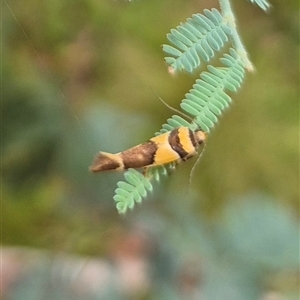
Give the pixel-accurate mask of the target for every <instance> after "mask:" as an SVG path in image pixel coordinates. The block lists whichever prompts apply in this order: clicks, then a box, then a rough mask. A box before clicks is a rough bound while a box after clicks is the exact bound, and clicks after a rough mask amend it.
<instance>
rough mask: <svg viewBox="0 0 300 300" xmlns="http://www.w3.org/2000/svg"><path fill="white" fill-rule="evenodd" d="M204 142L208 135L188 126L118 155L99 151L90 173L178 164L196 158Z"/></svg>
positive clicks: (156, 137)
mask: <svg viewBox="0 0 300 300" xmlns="http://www.w3.org/2000/svg"><path fill="white" fill-rule="evenodd" d="M205 141H206V133H205V132H204V131H202V130H201V129H197V130H194V131H193V130H191V129H190V128H188V127H183V126H182V127H178V128H176V129H173V130H171V131H168V132H165V133H163V134H161V135H158V136H155V137H153V138H151V139H150V140H148V141H147V142H145V143H143V144H139V145H137V146H135V147H132V148H130V149H128V150H125V151H122V152H119V153H116V154H112V153H108V152H99V153H98V155H97V156H96V157H95V160H94V162H93V164H92V166H90V171H92V172H101V171H108V170H126V169H128V168H135V169H138V168H148V167H154V166H160V165H165V164H168V163H179V162H181V161H186V160H187V159H189V158H191V157H193V156H194V155H196V154H197V150H198V147H199V146H200V145H201V144H203V143H205Z"/></svg>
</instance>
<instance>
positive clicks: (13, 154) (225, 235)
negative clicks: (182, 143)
mask: <svg viewBox="0 0 300 300" xmlns="http://www.w3.org/2000/svg"><path fill="white" fill-rule="evenodd" d="M233 4H234V10H235V12H236V16H237V19H238V20H239V23H238V25H239V32H240V34H241V35H242V37H243V40H244V42H245V44H246V45H247V48H248V51H249V53H250V57H251V58H252V61H253V63H254V64H255V66H256V73H255V74H248V75H247V77H248V78H247V79H246V84H245V85H244V87H243V89H242V91H241V92H240V93H238V94H237V95H233V99H234V102H233V105H232V106H231V108H230V109H229V110H228V111H227V112H226V113H225V115H224V117H223V118H222V119H221V120H220V123H219V124H218V125H217V126H216V128H215V129H214V130H213V131H212V133H211V135H210V136H209V141H208V145H207V147H206V150H205V153H204V155H203V156H202V161H201V163H200V165H199V167H198V169H197V171H196V174H195V176H194V178H193V181H192V184H191V186H190V187H189V192H188V193H186V190H187V187H188V176H189V171H190V169H191V167H192V164H193V162H194V161H193V160H192V161H190V162H187V163H186V164H183V165H181V166H179V167H178V169H177V170H176V172H174V173H173V174H172V175H171V176H170V177H169V178H166V179H165V180H164V181H161V182H160V185H159V186H157V188H156V189H155V192H154V193H153V195H152V197H150V199H147V200H145V201H144V202H143V203H142V204H141V206H140V207H137V206H136V207H135V210H134V211H133V212H131V213H128V214H127V215H126V216H125V217H124V216H119V215H118V214H117V211H116V209H115V203H114V202H113V200H112V196H113V193H114V189H115V187H116V182H117V181H118V180H119V179H120V178H121V176H122V175H121V174H118V173H103V174H99V175H97V176H94V175H92V174H90V173H89V172H88V166H89V165H90V163H91V161H92V160H93V156H94V155H95V154H96V153H97V152H98V151H99V150H102V151H109V152H118V151H121V150H123V149H126V148H127V147H130V146H133V145H135V144H138V143H140V142H143V141H145V140H147V139H148V138H150V137H152V136H153V133H154V132H155V131H157V130H159V129H160V126H161V124H162V123H163V122H165V120H166V118H168V117H169V116H171V115H172V112H170V111H169V110H168V109H167V108H165V107H163V106H162V104H161V103H160V101H159V100H158V99H157V97H156V95H155V94H154V93H153V92H152V91H151V89H150V87H151V88H152V89H154V90H155V91H156V92H157V93H158V94H159V95H160V96H161V97H162V98H163V99H164V100H166V101H167V102H168V103H170V104H171V105H172V106H174V107H178V104H179V102H180V100H181V99H182V98H183V97H184V94H185V93H186V92H188V90H189V89H190V88H191V86H192V84H193V82H194V80H195V78H197V77H198V74H199V72H200V70H199V72H195V74H192V76H190V75H188V74H178V75H177V76H173V77H172V76H170V75H169V74H168V72H167V70H166V66H165V64H164V62H163V53H162V51H161V47H160V46H161V45H162V44H163V43H165V42H166V37H165V36H166V33H167V32H169V30H170V29H171V28H173V27H175V26H176V25H178V24H179V23H180V22H182V21H184V20H185V19H186V18H187V17H189V16H190V15H191V14H192V13H197V12H202V10H203V9H204V8H211V7H218V3H217V1H202V2H199V1H183V0H173V1H170V0H165V1H162V0H153V1H142V0H140V1H132V2H128V1H121V0H119V1H112V0H101V1H92V0H84V1H83V0H79V1H68V0H59V1H58V0H51V1H37V0H29V1H20V0H14V1H5V2H4V3H3V4H2V18H3V20H2V25H3V28H2V41H3V42H2V99H1V102H2V107H1V110H2V111H1V113H2V128H1V132H2V137H1V147H2V200H1V201H2V243H3V246H6V247H7V246H10V247H30V248H38V249H40V250H45V252H43V253H44V254H43V255H45V256H43V255H41V256H40V254H39V255H38V256H34V255H33V254H31V255H33V256H31V255H29V256H27V254H26V253H27V252H26V251H24V253H25V252H26V253H25V254H24V253H23V254H20V253H19V252H18V254H16V257H18V258H19V259H18V260H17V261H21V262H23V259H24V257H25V258H26V259H25V260H26V264H25V265H26V266H27V264H28V265H29V266H30V267H29V271H28V270H27V269H26V268H25V267H24V264H23V263H22V264H21V263H20V264H19V265H17V267H16V268H15V270H17V271H16V273H17V274H18V276H17V278H18V282H17V283H16V282H14V285H13V286H11V285H10V289H7V291H9V295H8V294H7V295H8V296H7V297H10V298H7V299H42V298H41V296H40V295H41V294H42V295H43V297H44V298H43V299H48V298H47V296H48V297H49V299H77V298H78V299H83V298H84V299H214V300H216V299H231V300H234V299H249V300H250V299H262V297H263V296H262V295H270V293H274V294H275V295H276V296H277V297H286V298H284V299H293V297H297V292H298V291H297V280H296V277H297V268H298V266H297V265H298V263H299V248H298V247H299V232H298V215H297V214H298V212H299V56H298V54H299V20H298V18H299V3H298V1H292V0H290V1H278V0H277V1H272V2H271V4H272V5H273V7H272V9H271V10H270V12H269V13H268V14H265V13H263V12H262V11H261V10H260V9H259V8H257V7H256V6H253V5H251V4H250V3H249V2H247V1H236V3H233ZM7 249H12V248H7ZM7 251H8V250H6V252H7ZM6 252H5V253H6ZM8 253H10V254H8V255H7V256H5V257H10V256H9V255H11V253H13V250H12V252H9V251H8ZM57 253H65V254H64V255H65V256H66V253H68V254H70V256H68V257H67V256H66V257H65V256H62V257H61V256H59V257H58V256H57ZM71 254H72V255H77V256H76V258H74V257H73V256H71ZM14 255H15V254H14V253H13V257H15V256H14ZM79 255H81V258H80V259H79V258H78V257H79ZM82 257H85V258H84V259H83V258H82ZM86 257H90V258H91V262H95V261H96V264H94V265H92V267H91V269H89V268H86V265H85V264H84V263H83V265H84V266H85V268H84V267H82V264H81V263H79V262H81V259H82V260H83V261H84V262H85V261H86ZM92 258H93V260H92ZM108 258H110V260H109V261H111V262H113V263H112V264H110V263H108V260H107V259H108ZM69 260H70V261H69ZM12 261H13V262H14V263H15V262H16V260H14V259H12ZM28 261H29V262H31V261H34V262H35V263H34V264H33V265H32V264H29V262H28ZM99 261H101V264H100V265H101V266H100V267H99ZM104 262H105V263H104ZM91 264H92V263H91ZM12 265H14V264H13V263H12ZM95 265H96V266H98V267H99V268H98V269H97V268H96V267H95ZM103 265H105V267H103ZM124 265H125V266H128V267H127V269H126V268H125V267H124ZM137 265H138V266H139V267H136V268H135V266H137ZM10 266H11V265H10ZM20 266H22V267H20ZM56 266H57V267H56ZM69 266H71V268H69ZM93 266H94V268H93ZM120 266H122V267H123V269H122V268H121V267H120ZM60 267H61V268H60ZM73 268H75V269H76V270H75V269H73ZM95 269H97V270H98V271H99V270H100V271H99V272H100V274H103V273H105V274H106V275H107V274H109V276H108V275H107V277H108V278H109V279H107V282H106V281H105V284H104V285H103V281H101V278H102V277H101V276H100V275H99V273H97V272H94V273H93V270H95ZM125 269H126V270H127V272H128V270H132V271H131V273H129V274H128V275H127V273H126V272H125V271H124V270H125ZM10 270H11V268H10ZM49 270H50V271H49ZM51 270H52V271H51ZM87 270H89V272H88V271H87ZM103 270H105V271H106V272H104V271H103ZM122 270H123V271H124V272H123V273H122ZM134 270H137V272H134ZM81 271H82V272H83V273H84V272H86V273H84V275H86V276H85V277H84V276H83V277H84V280H85V281H84V280H83V281H80V284H79V285H77V282H78V281H76V280H77V278H80V274H81V273H80V272H81ZM139 271H140V273H139ZM75 273H76V274H75ZM121 273H122V274H123V275H124V274H126V276H123V277H122V276H121V275H120V274H121ZM29 274H31V276H29ZM91 274H94V276H93V275H91ZM141 274H143V275H141ZM75 275H76V276H75ZM98 275H99V277H97V276H98ZM22 276H23V277H22ZM143 276H144V277H145V280H144V281H142V283H140V286H138V284H137V283H136V282H135V281H134V278H136V277H137V278H144V277H143ZM49 278H50V279H51V280H49ZM53 278H54V279H53ZM124 278H125V279H126V278H132V281H130V280H127V281H126V280H124ZM102 279H103V278H102ZM53 280H54V281H53ZM49 281H51V284H49ZM87 282H88V284H87ZM57 283H59V288H57ZM7 286H8V285H7ZM82 286H88V287H89V288H88V289H87V290H85V289H84V288H81V287H82ZM137 286H138V287H139V288H136V287H137ZM104 287H105V288H104ZM4 288H5V286H4ZM45 290H46V291H47V292H45ZM7 293H8V292H7ZM82 295H84V296H82ZM4 296H5V294H4ZM76 297H77V298H76ZM126 297H127V298H126ZM278 299H283V298H278Z"/></svg>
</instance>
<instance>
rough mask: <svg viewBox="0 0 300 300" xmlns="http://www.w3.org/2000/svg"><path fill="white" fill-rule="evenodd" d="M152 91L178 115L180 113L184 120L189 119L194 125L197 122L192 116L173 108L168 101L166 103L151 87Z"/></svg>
mask: <svg viewBox="0 0 300 300" xmlns="http://www.w3.org/2000/svg"><path fill="white" fill-rule="evenodd" d="M150 89H151V91H152V92H153V93H154V94H155V95H156V96H157V98H158V99H159V100H160V101H161V102H162V103H163V104H164V105H165V106H166V107H168V108H169V109H171V110H173V111H175V112H176V113H178V114H179V115H181V116H182V117H184V118H187V119H189V120H190V121H191V122H192V123H194V122H195V121H194V120H193V118H191V117H190V116H188V115H186V114H185V113H183V112H182V111H180V110H178V109H176V108H174V107H172V106H171V105H169V104H168V103H167V102H166V101H164V100H163V99H162V98H161V97H160V96H159V95H158V94H157V93H156V92H155V91H154V90H153V89H152V88H151V87H150Z"/></svg>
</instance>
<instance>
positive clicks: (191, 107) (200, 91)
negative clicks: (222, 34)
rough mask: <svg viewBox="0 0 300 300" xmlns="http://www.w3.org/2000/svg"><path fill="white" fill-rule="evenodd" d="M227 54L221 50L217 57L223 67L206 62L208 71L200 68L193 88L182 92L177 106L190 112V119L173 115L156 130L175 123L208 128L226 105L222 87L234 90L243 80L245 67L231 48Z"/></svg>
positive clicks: (227, 101)
mask: <svg viewBox="0 0 300 300" xmlns="http://www.w3.org/2000/svg"><path fill="white" fill-rule="evenodd" d="M229 53H230V54H224V56H223V57H222V58H221V59H220V61H221V63H222V64H223V66H224V67H214V66H211V65H209V66H207V69H208V71H209V72H206V71H204V72H202V73H201V74H200V77H201V79H197V80H196V83H195V84H194V85H193V88H192V89H191V90H190V91H189V93H187V94H186V95H185V97H186V98H185V99H184V100H183V101H182V102H181V104H180V106H181V108H182V109H183V110H184V111H185V112H187V113H188V114H189V115H191V116H192V117H193V119H194V122H193V123H191V124H190V123H188V122H187V121H186V120H185V119H183V118H181V117H179V116H177V115H175V116H173V117H172V118H170V119H168V120H167V124H164V125H163V126H162V129H161V131H160V133H164V132H166V131H170V130H172V129H174V128H177V127H179V126H188V127H190V128H191V129H195V127H200V128H201V129H202V130H204V131H206V132H209V130H210V128H212V127H213V126H214V124H216V123H217V121H218V116H220V115H221V114H222V112H223V111H224V110H225V109H226V108H227V107H228V106H229V104H230V102H231V98H230V96H228V95H227V94H226V93H225V90H229V91H231V92H236V91H237V90H238V89H239V88H240V87H241V84H242V82H243V79H244V76H245V69H244V68H243V65H242V62H241V60H240V59H239V57H238V55H237V53H236V52H235V50H234V49H232V48H231V49H230V50H229Z"/></svg>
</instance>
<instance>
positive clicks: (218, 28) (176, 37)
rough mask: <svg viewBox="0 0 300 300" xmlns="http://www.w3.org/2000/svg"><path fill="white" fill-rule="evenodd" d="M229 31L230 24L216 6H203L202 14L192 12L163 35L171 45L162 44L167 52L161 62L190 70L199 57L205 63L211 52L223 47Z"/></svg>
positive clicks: (194, 66) (179, 68) (213, 53)
mask: <svg viewBox="0 0 300 300" xmlns="http://www.w3.org/2000/svg"><path fill="white" fill-rule="evenodd" d="M230 33H231V29H230V27H228V26H227V25H226V20H224V19H223V17H222V15H221V14H220V12H219V11H218V10H217V9H215V8H213V9H212V10H208V9H205V10H204V14H194V15H192V18H188V19H187V21H186V22H185V23H181V24H180V25H179V26H177V27H176V29H172V30H171V32H170V33H169V34H167V38H168V40H169V41H170V42H171V44H172V46H170V45H163V50H164V52H165V53H167V54H168V55H170V56H167V57H165V61H166V63H167V64H168V65H169V66H170V67H171V68H172V69H173V70H175V71H176V70H186V71H188V72H192V71H193V70H194V69H195V68H197V67H199V66H200V64H201V60H204V61H206V62H208V61H209V60H210V59H211V58H212V57H214V55H215V51H219V50H220V49H221V48H223V47H224V45H225V43H226V42H227V41H228V37H227V35H228V34H230Z"/></svg>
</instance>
